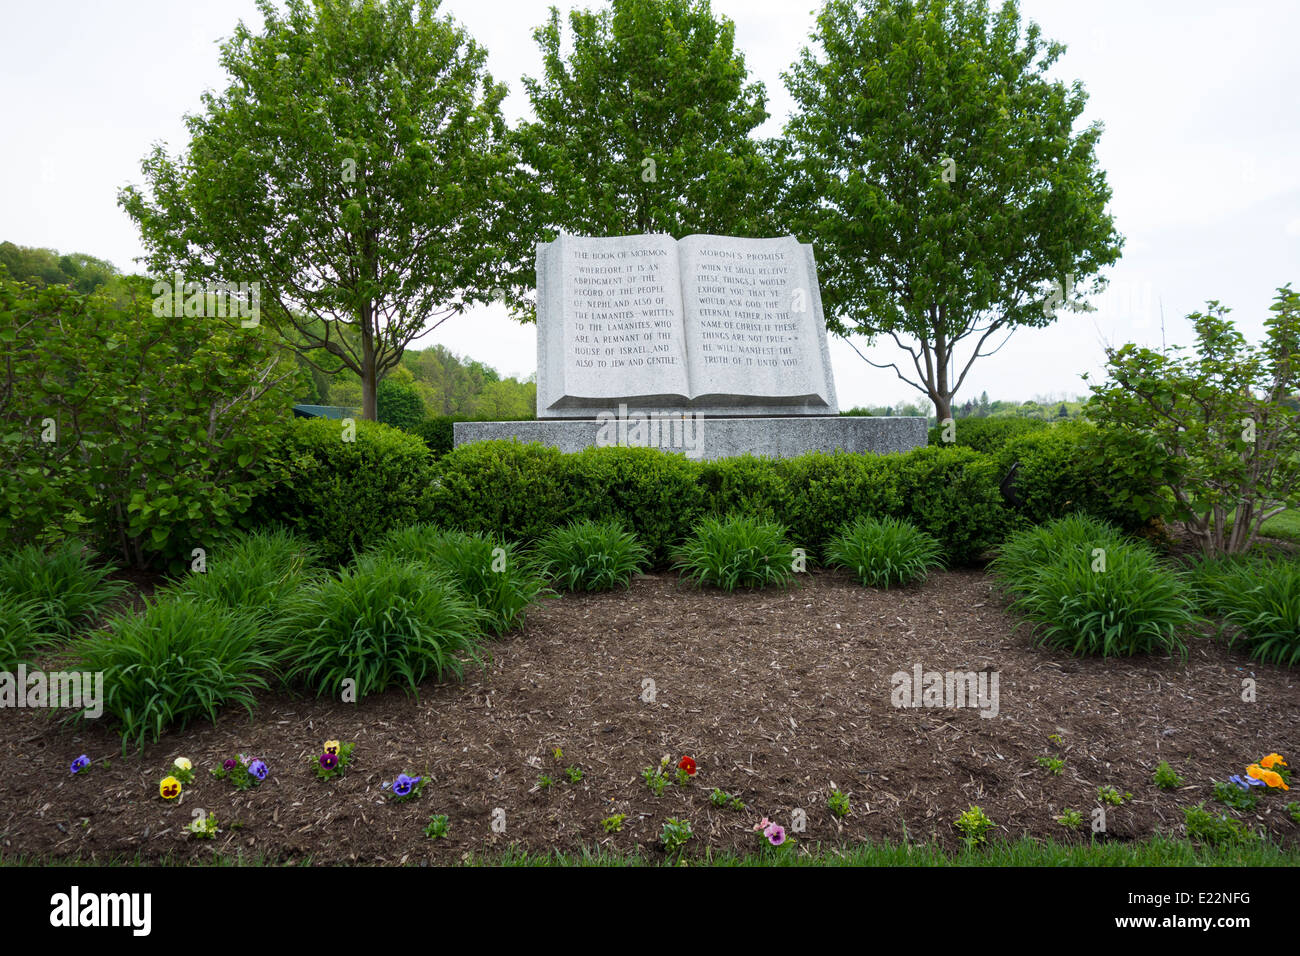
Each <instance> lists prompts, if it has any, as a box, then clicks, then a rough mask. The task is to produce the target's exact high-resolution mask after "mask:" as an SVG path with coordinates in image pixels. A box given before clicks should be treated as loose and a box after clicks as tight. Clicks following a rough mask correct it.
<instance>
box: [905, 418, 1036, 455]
mask: <svg viewBox="0 0 1300 956" xmlns="http://www.w3.org/2000/svg"><path fill="white" fill-rule="evenodd" d="M1046 427H1047V422H1045V421H1043V420H1042V419H1038V418H959V419H956V420H955V421H954V422H953V425H952V444H954V445H960V446H962V447H964V448H974V449H975V450H976V451H978V452H983V453H984V454H986V455H991V454H994V453H995V452H998V451H1001V450H1002V448H1003V446H1005V445H1006V444H1007V442H1009V441H1011V440H1012V439H1013V438H1019V437H1020V436H1022V435H1025V434H1028V433H1029V432H1034V431H1038V430H1039V429H1041V428H1046ZM947 431H948V429H947V427H946V426H944V425H936V426H934V427H933V428H931V429H930V444H931V445H939V446H943V445H946V444H948V442H945V441H944V439H943V436H944V434H946V433H947Z"/></svg>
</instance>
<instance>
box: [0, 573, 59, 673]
mask: <svg viewBox="0 0 1300 956" xmlns="http://www.w3.org/2000/svg"><path fill="white" fill-rule="evenodd" d="M43 620H44V618H43V616H42V614H41V609H40V605H39V604H37V603H36V602H35V601H20V600H18V599H17V598H15V597H14V596H13V595H12V594H6V593H4V592H0V670H5V671H11V670H13V669H14V667H15V666H17V665H18V664H20V663H22V662H23V661H30V660H31V659H32V658H34V657H35V656H36V654H37V653H38V652H40V651H41V650H43V649H44V648H46V647H48V646H49V645H50V643H51V641H50V638H49V636H48V635H47V634H45V633H44V632H43V631H42V630H41V622H42V621H43Z"/></svg>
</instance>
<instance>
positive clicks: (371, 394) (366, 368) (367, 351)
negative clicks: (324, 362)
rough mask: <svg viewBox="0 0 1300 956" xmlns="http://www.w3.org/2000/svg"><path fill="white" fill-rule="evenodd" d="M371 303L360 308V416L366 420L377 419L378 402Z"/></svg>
mask: <svg viewBox="0 0 1300 956" xmlns="http://www.w3.org/2000/svg"><path fill="white" fill-rule="evenodd" d="M372 308H373V307H372V305H371V304H370V303H369V302H367V303H366V304H365V305H364V306H362V308H361V417H362V418H364V419H366V420H368V421H372V422H375V421H378V420H379V403H378V402H377V401H376V399H375V393H376V388H377V387H378V385H379V382H378V381H376V375H375V331H374V324H373V322H374V320H373V313H372V311H371V309H372Z"/></svg>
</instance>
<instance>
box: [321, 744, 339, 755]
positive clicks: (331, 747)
mask: <svg viewBox="0 0 1300 956" xmlns="http://www.w3.org/2000/svg"><path fill="white" fill-rule="evenodd" d="M324 750H325V753H327V754H334V755H335V756H338V752H339V742H338V741H337V740H327V741H325V747H324Z"/></svg>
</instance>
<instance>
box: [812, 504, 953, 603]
mask: <svg viewBox="0 0 1300 956" xmlns="http://www.w3.org/2000/svg"><path fill="white" fill-rule="evenodd" d="M942 555H943V548H942V547H941V546H940V544H939V542H938V541H936V540H935V539H934V538H933V537H931V536H930V535H928V534H926V533H925V532H924V531H921V530H919V529H917V527H916V526H915V525H913V524H911V523H910V522H908V521H903V520H901V519H899V518H871V517H866V516H863V517H860V518H858V519H857V520H856V521H853V522H851V523H848V524H845V525H844V526H843V527H841V528H840V531H839V533H838V534H837V535H836V536H835V537H834V538H832V539H831V540H830V542H829V543H828V544H827V546H826V563H827V564H829V565H832V566H835V567H841V568H847V569H848V570H850V571H852V572H853V574H854V575H855V576H856V577H857V579H858V581H859V582H860V583H862V584H864V585H866V586H867V587H873V588H874V587H878V588H890V587H893V586H895V585H903V584H911V583H913V582H915V581H924V580H925V577H926V575H927V574H928V573H929V572H930V571H931V570H933V569H934V568H938V567H942V566H943V560H942Z"/></svg>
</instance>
